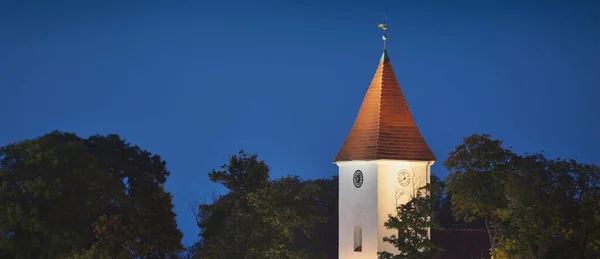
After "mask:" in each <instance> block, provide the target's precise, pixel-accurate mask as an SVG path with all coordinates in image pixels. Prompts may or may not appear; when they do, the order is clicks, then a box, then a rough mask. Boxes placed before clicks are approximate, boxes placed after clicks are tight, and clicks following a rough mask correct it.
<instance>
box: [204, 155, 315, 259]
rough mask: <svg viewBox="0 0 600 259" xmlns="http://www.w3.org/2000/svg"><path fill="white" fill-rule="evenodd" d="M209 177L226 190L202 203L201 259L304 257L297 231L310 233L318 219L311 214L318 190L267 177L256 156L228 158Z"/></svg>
mask: <svg viewBox="0 0 600 259" xmlns="http://www.w3.org/2000/svg"><path fill="white" fill-rule="evenodd" d="M209 178H210V179H211V180H212V181H213V182H216V183H221V184H222V185H223V186H225V187H227V189H228V190H229V192H228V193H227V194H225V195H223V196H219V197H214V199H213V200H214V201H213V203H212V204H201V205H200V206H199V212H198V221H199V222H198V226H199V227H200V230H201V233H200V237H201V239H202V243H201V245H199V246H198V248H199V249H198V256H199V257H200V258H304V257H306V256H308V253H307V251H306V250H305V249H302V248H300V247H299V245H298V244H297V242H296V235H297V234H298V233H301V234H302V235H305V236H308V235H310V229H311V228H312V227H313V226H314V225H315V224H317V223H319V222H321V221H323V219H322V218H321V217H319V216H318V215H317V213H316V208H315V205H314V204H315V202H316V201H317V199H318V192H319V188H318V186H317V185H315V184H311V183H305V182H302V181H301V180H300V179H299V178H297V177H292V176H288V177H283V178H281V179H277V180H273V181H271V180H269V167H268V166H267V165H266V163H265V162H264V161H261V160H258V157H257V155H256V154H254V155H251V156H249V155H247V154H246V153H245V152H243V151H241V152H240V153H238V154H237V155H234V156H231V158H230V160H229V163H228V164H226V165H223V166H222V167H221V170H213V171H212V172H211V173H209Z"/></svg>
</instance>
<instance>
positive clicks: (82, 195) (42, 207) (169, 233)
mask: <svg viewBox="0 0 600 259" xmlns="http://www.w3.org/2000/svg"><path fill="white" fill-rule="evenodd" d="M165 165H166V164H165V162H164V161H162V160H161V159H160V157H159V156H156V155H152V154H150V153H149V152H147V151H144V150H142V149H140V148H139V147H137V146H131V145H129V144H127V143H125V142H124V141H123V140H121V139H120V138H119V137H118V136H117V135H108V136H106V137H104V136H93V137H90V138H88V139H81V138H79V137H77V136H76V135H74V134H71V133H61V132H56V131H55V132H52V133H49V134H46V135H44V136H42V137H40V138H37V139H33V140H26V141H21V142H18V143H15V144H10V145H7V146H4V147H2V148H0V229H1V230H2V231H1V234H2V235H0V257H3V258H57V257H63V258H64V257H74V258H86V257H87V258H102V257H105V258H133V257H137V258H148V257H169V256H171V255H173V254H174V253H175V252H176V251H178V250H179V249H181V245H180V240H181V237H182V234H181V232H180V231H179V230H177V228H176V224H175V214H174V213H173V212H172V208H173V205H172V202H171V196H170V194H169V193H167V192H166V191H165V190H164V188H163V185H164V183H165V181H166V177H167V176H168V174H169V172H168V171H167V170H166V167H165Z"/></svg>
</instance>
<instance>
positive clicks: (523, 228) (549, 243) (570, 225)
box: [502, 154, 600, 259]
mask: <svg viewBox="0 0 600 259" xmlns="http://www.w3.org/2000/svg"><path fill="white" fill-rule="evenodd" d="M599 172H600V171H599V170H598V167H597V166H588V165H582V164H578V163H577V162H575V161H573V160H571V161H564V160H548V159H546V158H545V157H544V156H543V155H541V154H536V155H526V156H518V157H516V158H515V159H514V160H513V163H512V165H511V170H510V173H509V174H508V175H506V176H505V177H504V181H503V183H504V186H505V188H506V191H505V194H506V198H507V201H508V206H507V209H506V217H507V222H508V226H509V231H505V232H504V233H503V235H502V236H503V238H504V239H506V240H510V241H511V242H509V243H508V245H507V246H505V247H502V250H504V252H505V253H506V254H509V255H510V258H517V259H518V258H598V257H599V256H600V253H599V252H600V251H599V250H598V247H597V244H598V240H599V239H600V238H598V237H599V236H600V235H598V234H599V233H600V232H598V228H597V226H600V221H599V219H600V217H598V216H599V215H600V213H599V212H598V209H600V207H599V205H600V204H598V201H599V200H600V195H599V194H600V193H599V192H600V177H599V176H600V175H599ZM517 240H519V242H517ZM594 244H596V245H594Z"/></svg>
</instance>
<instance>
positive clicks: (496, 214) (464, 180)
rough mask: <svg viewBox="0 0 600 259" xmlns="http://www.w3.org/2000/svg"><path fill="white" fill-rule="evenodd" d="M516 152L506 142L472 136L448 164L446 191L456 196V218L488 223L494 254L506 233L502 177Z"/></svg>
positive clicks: (450, 157)
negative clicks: (513, 152) (503, 233)
mask: <svg viewBox="0 0 600 259" xmlns="http://www.w3.org/2000/svg"><path fill="white" fill-rule="evenodd" d="M511 158H512V152H511V151H510V150H507V149H505V148H503V147H502V141H500V140H492V139H490V136H489V135H471V136H469V137H467V138H465V139H464V142H463V143H462V144H460V145H458V146H457V147H456V148H455V150H453V151H452V152H450V154H449V155H448V158H447V159H446V161H445V162H444V165H445V166H446V168H447V169H448V171H449V174H448V177H447V178H446V191H447V193H448V194H450V195H452V199H451V203H452V211H453V213H454V215H455V216H456V217H457V218H459V219H462V220H464V221H466V222H472V221H474V220H477V219H479V218H483V219H484V221H485V225H486V229H487V231H488V236H489V239H490V245H491V247H492V253H495V249H496V247H497V245H498V242H500V239H499V237H498V235H499V232H502V231H503V227H504V222H503V218H505V217H503V216H502V212H503V209H505V208H506V197H505V195H504V187H503V186H502V184H501V182H500V180H499V179H500V176H501V175H502V174H503V172H504V171H505V170H506V167H507V166H508V164H509V163H510V161H511Z"/></svg>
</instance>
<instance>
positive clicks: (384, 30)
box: [377, 14, 388, 50]
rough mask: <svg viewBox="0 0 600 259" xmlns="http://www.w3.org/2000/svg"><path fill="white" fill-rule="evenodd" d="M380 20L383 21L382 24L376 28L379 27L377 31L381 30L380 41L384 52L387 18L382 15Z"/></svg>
mask: <svg viewBox="0 0 600 259" xmlns="http://www.w3.org/2000/svg"><path fill="white" fill-rule="evenodd" d="M381 20H382V21H383V23H380V24H379V26H377V27H379V29H382V30H383V35H382V36H381V39H383V49H384V50H385V42H386V41H387V34H385V32H386V31H387V29H388V28H387V24H386V21H387V17H386V15H385V14H384V15H383V18H382V19H381Z"/></svg>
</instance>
